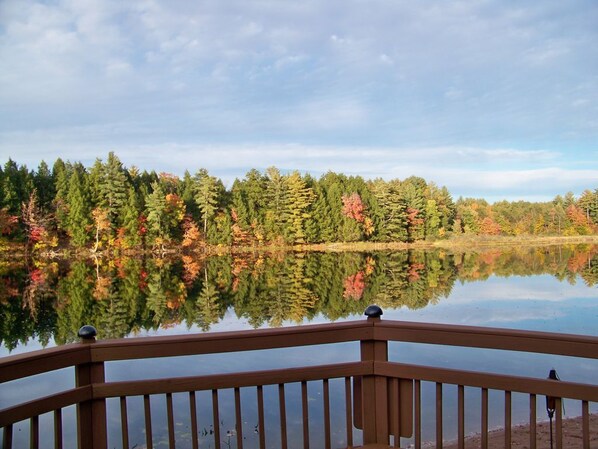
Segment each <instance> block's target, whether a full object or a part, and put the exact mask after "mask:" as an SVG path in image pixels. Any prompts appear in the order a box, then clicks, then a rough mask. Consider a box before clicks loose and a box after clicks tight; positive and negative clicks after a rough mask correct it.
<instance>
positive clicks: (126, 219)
mask: <svg viewBox="0 0 598 449" xmlns="http://www.w3.org/2000/svg"><path fill="white" fill-rule="evenodd" d="M128 197H129V198H128V201H127V204H126V205H125V207H124V209H123V229H124V234H125V235H124V240H125V245H126V246H127V247H129V248H132V247H139V246H140V245H141V243H142V240H141V233H140V229H139V228H140V223H139V215H140V212H139V201H138V198H137V194H136V193H135V189H133V188H132V187H130V188H129V195H128Z"/></svg>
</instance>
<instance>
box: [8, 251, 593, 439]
mask: <svg viewBox="0 0 598 449" xmlns="http://www.w3.org/2000/svg"><path fill="white" fill-rule="evenodd" d="M0 270H1V272H0V274H1V276H2V277H1V282H2V284H1V286H0V356H5V355H7V354H9V353H10V354H15V353H20V352H26V351H30V350H34V349H39V348H41V347H48V346H54V345H57V344H64V343H67V342H72V341H76V340H77V339H76V333H77V330H78V329H79V327H80V326H82V325H83V324H93V325H94V326H95V327H96V328H97V329H98V331H99V337H100V338H113V337H126V336H131V335H138V336H145V335H167V334H180V333H187V332H209V331H222V330H233V329H251V328H258V327H269V326H286V325H293V324H307V323H321V322H329V321H341V320H354V319H363V316H362V314H363V310H364V309H365V308H366V307H367V305H369V304H372V303H376V304H379V305H380V306H381V307H382V308H383V309H384V316H383V318H385V319H398V320H411V321H426V322H438V323H455V324H469V325H482V326H494V327H508V328H518V329H533V330H546V331H554V332H566V333H575V334H586V335H598V326H596V323H597V322H598V289H597V286H598V247H596V246H587V245H586V246H568V247H558V246H551V247H538V248H511V249H507V250H505V249H501V250H486V251H481V252H476V253H474V252H468V253H462V252H458V253H450V252H447V251H403V252H389V253H386V252H380V253H370V254H367V253H340V254H338V253H309V254H292V255H286V256H285V255H242V256H230V255H226V256H221V257H211V258H209V259H205V260H197V259H192V258H186V257H184V258H180V259H173V260H151V259H147V260H137V259H121V260H113V261H104V260H97V261H87V262H83V261H81V262H72V263H66V262H52V263H46V264H40V263H37V264H32V263H31V264H29V265H19V264H16V263H4V264H3V265H2V266H0ZM496 353H499V354H496ZM358 357H359V355H358V348H357V345H351V344H346V345H342V346H339V345H336V346H323V347H319V348H317V350H314V348H308V349H301V348H299V349H294V350H284V351H283V350H280V351H279V350H277V351H276V352H275V354H274V355H273V354H271V353H268V354H265V353H263V352H256V353H251V354H239V355H236V356H235V357H233V358H232V359H231V358H227V359H226V360H224V359H222V358H221V357H219V356H210V357H203V358H201V360H197V359H194V358H189V357H184V358H178V359H174V360H171V361H169V363H168V364H165V363H157V362H156V361H151V360H150V361H136V362H134V363H133V362H127V363H123V362H117V363H111V364H108V366H107V375H108V379H109V380H121V379H127V378H129V377H130V376H131V373H135V376H139V373H143V375H142V377H147V378H152V377H165V376H171V375H172V373H173V372H174V373H177V375H178V374H179V373H180V375H191V374H197V373H209V372H219V371H220V372H221V371H236V370H243V369H252V368H253V367H255V368H257V367H259V368H260V369H264V368H274V367H283V366H300V365H304V364H307V363H309V364H319V363H333V362H335V361H347V360H357V359H358ZM390 357H391V359H392V360H397V361H408V362H417V363H424V364H430V365H436V366H449V367H464V368H466V369H467V368H470V369H474V368H475V369H481V370H487V371H498V372H507V373H513V374H520V375H529V376H537V377H546V375H547V373H548V371H549V369H550V368H556V369H557V371H558V372H559V375H560V376H561V378H563V379H567V380H575V381H580V382H595V378H596V373H597V372H598V366H596V364H593V363H589V362H586V361H579V360H576V359H570V358H563V357H560V358H559V357H551V356H535V357H533V358H530V356H529V355H527V354H514V353H504V352H502V351H494V352H493V351H482V350H463V349H447V348H440V347H433V346H425V347H424V348H422V346H421V345H419V346H417V347H416V346H414V345H409V344H391V345H390ZM72 377H73V376H72V372H70V371H68V370H64V372H56V373H53V375H51V376H36V378H35V379H31V378H30V379H27V380H24V381H21V382H14V383H10V385H0V407H3V406H7V405H9V404H12V403H15V402H16V401H17V400H22V399H23V398H25V397H36V396H37V395H39V394H43V393H46V392H48V391H52V390H56V391H59V390H60V389H62V388H66V387H69V386H71V385H72V383H73V379H72ZM331 388H332V391H333V392H334V391H337V390H338V391H339V392H340V391H341V390H342V385H340V384H339V385H337V384H336V383H335V382H332V383H331ZM320 389H321V387H320V386H318V385H317V384H315V383H314V385H310V407H311V408H310V415H311V416H312V418H313V419H314V420H315V421H316V422H317V420H318V418H319V417H320V416H321V414H322V410H321V406H320V401H321V391H320ZM295 390H297V391H295ZM265 392H266V401H269V400H270V401H273V402H272V403H273V404H274V405H275V406H273V407H269V408H271V409H274V410H275V411H276V410H277V409H278V406H277V402H276V401H277V392H276V391H275V390H274V389H273V390H272V391H270V390H269V389H268V388H266V389H265ZM229 393H230V394H229ZM295 393H297V394H295ZM227 395H228V396H231V395H232V392H224V393H223V397H222V400H223V404H225V405H223V406H222V408H223V410H222V413H223V426H224V427H223V433H225V432H226V428H227V425H228V423H230V422H233V421H234V420H233V419H232V416H234V411H233V410H232V409H231V407H229V405H230V404H231V403H232V400H229V401H227V397H228V396H227ZM243 395H250V396H251V395H254V393H251V392H250V391H245V392H243ZM445 396H446V397H445V401H446V402H447V404H449V405H450V403H451V401H452V400H453V399H451V397H452V396H453V392H452V391H451V390H450V388H449V389H447V392H446V395H445ZM454 396H455V397H456V392H454ZM252 397H253V396H252ZM231 398H232V396H231ZM423 398H424V402H431V401H433V392H432V390H431V389H430V388H428V387H426V386H424V391H423ZM137 399H139V398H134V399H132V400H131V404H130V407H129V408H130V409H131V410H132V412H131V418H130V420H131V421H130V427H131V433H132V435H131V441H133V442H137V443H139V444H141V443H142V442H143V441H144V437H143V435H142V434H141V433H140V432H141V431H139V430H136V428H137V427H138V426H137V423H138V422H141V421H140V420H141V419H142V413H141V412H139V413H136V412H135V410H136V409H139V410H142V406H141V402H140V403H139V404H137V403H136V400H137ZM208 399H209V398H203V399H202V396H201V394H200V395H198V401H199V402H198V403H202V401H204V400H205V403H206V404H207V403H208V402H209V401H208ZM491 399H492V397H491ZM161 400H163V399H160V398H156V399H155V401H156V404H158V403H159V402H160V401H161ZM500 400H501V399H500V398H497V401H495V402H497V406H496V409H495V410H494V411H491V416H490V418H491V425H492V424H493V425H496V426H499V425H500V418H501V413H502V412H501V411H500ZM523 400H524V398H518V397H516V395H515V396H514V408H515V411H514V420H518V419H519V420H524V419H526V417H527V411H526V404H525V403H524V402H523ZM139 401H141V399H139ZM185 401H186V397H183V396H178V395H175V405H176V404H179V406H180V407H181V408H185V407H188V405H185ZM298 401H300V396H298V386H293V385H291V386H289V390H288V391H287V414H288V419H289V422H292V421H293V420H299V418H300V416H295V415H296V414H295V412H296V411H298V410H300V407H299V404H300V402H298ZM467 401H468V402H466V405H467V403H469V401H470V402H471V403H475V402H476V401H479V398H478V397H477V396H476V393H475V392H472V393H471V394H470V393H468V395H467ZM251 402H252V401H251V400H249V398H248V399H247V400H243V403H244V404H245V403H247V406H244V407H245V408H246V410H245V409H244V411H243V413H244V418H245V419H246V420H247V422H246V424H245V426H247V430H246V432H245V436H246V438H247V442H248V444H249V443H251V442H256V441H257V434H256V433H255V431H254V430H255V429H254V426H255V423H256V422H257V418H256V410H255V407H252V406H251ZM226 404H229V405H226ZM575 407H576V406H575V405H568V406H567V409H566V412H567V413H568V414H570V415H572V416H573V415H574V414H576V413H575V412H576V410H575ZM109 409H110V410H113V411H114V412H115V413H116V415H115V416H116V417H117V416H118V404H117V403H116V402H114V403H113V402H111V401H109ZM519 409H521V412H519V411H518V410H519ZM206 410H207V411H204V412H200V424H201V423H202V422H203V423H206V425H205V426H204V427H205V431H206V432H205V435H204V437H202V438H203V440H202V441H203V444H204V446H205V447H208V446H209V445H210V444H211V443H210V441H212V442H213V440H210V438H213V437H211V435H210V427H209V426H210V424H209V423H210V422H211V421H210V420H211V418H210V417H209V416H208V414H209V413H211V411H210V410H209V408H208V409H206ZM539 410H542V407H541V405H539ZM69 413H71V414H72V413H74V411H73V410H70V411H69V410H67V411H66V412H65V417H68V415H69ZM156 413H157V414H156V416H155V418H154V419H156V421H157V422H160V421H161V422H164V423H165V422H166V421H165V419H164V420H162V418H163V417H161V415H159V412H156ZM202 413H204V415H202ZM342 413H343V410H340V412H339V413H337V414H334V413H333V417H332V418H333V421H334V422H338V423H339V426H338V428H340V429H341V430H342V429H343V428H344V425H342V424H341V423H343V419H344V418H343V415H342ZM337 415H338V416H337ZM270 421H271V422H272V421H274V423H273V425H272V428H266V429H265V430H266V433H267V436H268V438H269V439H270V441H272V444H274V443H275V441H276V435H277V432H279V430H278V429H277V428H276V427H277V425H278V424H277V421H276V420H270ZM446 421H447V422H446V423H445V427H446V430H445V433H446V434H447V436H450V435H452V434H454V432H455V430H456V427H455V426H454V423H453V421H452V420H451V417H450V416H449V417H448V418H447V419H446ZM44 425H47V426H50V425H51V424H50V423H49V421H48V423H46V424H44V421H43V420H42V428H43V426H44ZM177 425H178V427H177V435H178V437H177V438H181V441H182V443H181V447H185V443H184V441H185V438H186V436H185V435H187V437H188V428H189V423H187V422H186V421H185V419H184V418H181V420H180V421H177ZM114 426H116V423H112V424H111V429H112V430H111V438H112V440H113V442H114V444H111V447H112V446H114V445H117V443H116V442H115V441H117V440H118V438H119V434H118V432H117V430H115V429H117V426H116V427H114ZM200 427H202V426H201V425H200ZM333 428H335V426H334V425H333ZM23 430H24V429H23ZM312 430H314V429H312ZM163 431H164V428H163V427H162V428H160V426H159V425H156V428H155V429H154V432H155V433H156V435H157V437H159V436H160V435H161V432H163ZM468 431H471V432H475V431H476V429H475V427H472V428H470V429H468ZM343 432H344V430H343V431H340V432H339V435H337V436H336V435H335V437H334V438H335V440H334V441H335V444H337V445H338V446H339V447H340V446H342V444H343V440H342V438H343V436H342V434H343ZM65 434H66V435H67V439H68V436H69V435H72V429H71V430H69V428H68V426H65ZM225 438H226V436H225ZM314 438H316V439H317V438H318V431H315V432H314ZM232 440H234V438H232V439H231V441H232ZM289 440H290V441H293V436H292V435H291V436H290V437H289ZM155 441H156V440H155ZM297 441H298V442H299V444H301V443H300V442H301V439H300V437H297ZM132 444H133V443H132ZM224 444H225V446H224V447H227V446H226V441H225V442H224ZM231 445H232V446H231V447H234V442H233V443H231ZM319 445H320V444H318V443H317V441H314V447H318V446H319ZM158 447H159V446H158ZM177 447H178V446H177Z"/></svg>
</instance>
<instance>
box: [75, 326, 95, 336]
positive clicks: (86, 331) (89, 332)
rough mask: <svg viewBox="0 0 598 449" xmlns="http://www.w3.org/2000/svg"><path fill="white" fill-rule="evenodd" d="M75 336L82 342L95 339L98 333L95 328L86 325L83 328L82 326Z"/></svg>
mask: <svg viewBox="0 0 598 449" xmlns="http://www.w3.org/2000/svg"><path fill="white" fill-rule="evenodd" d="M77 335H78V336H79V337H80V338H82V339H83V340H92V339H94V338H95V336H96V335H98V331H97V330H96V328H95V327H93V326H90V325H89V324H86V325H85V326H82V327H81V329H79V332H77Z"/></svg>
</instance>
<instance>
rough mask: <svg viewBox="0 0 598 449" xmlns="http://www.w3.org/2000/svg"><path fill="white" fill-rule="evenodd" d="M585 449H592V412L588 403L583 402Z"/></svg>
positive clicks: (582, 415) (583, 438) (582, 419)
mask: <svg viewBox="0 0 598 449" xmlns="http://www.w3.org/2000/svg"><path fill="white" fill-rule="evenodd" d="M581 421H582V433H583V435H582V441H583V449H590V410H589V406H588V401H581Z"/></svg>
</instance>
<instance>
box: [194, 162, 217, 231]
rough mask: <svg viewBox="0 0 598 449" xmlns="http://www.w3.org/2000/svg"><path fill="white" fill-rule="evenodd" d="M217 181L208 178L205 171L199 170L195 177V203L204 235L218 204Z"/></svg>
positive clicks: (210, 177) (211, 177)
mask: <svg viewBox="0 0 598 449" xmlns="http://www.w3.org/2000/svg"><path fill="white" fill-rule="evenodd" d="M219 190H220V189H219V185H218V180H217V179H216V178H215V177H213V176H210V175H209V174H208V171H207V170H206V169H203V168H202V169H200V170H199V171H198V172H197V174H196V175H195V203H196V204H197V206H198V207H199V211H200V212H201V218H202V220H203V232H204V235H205V234H207V231H208V221H209V220H210V219H212V217H214V215H215V214H216V210H218V202H219V193H220V192H219Z"/></svg>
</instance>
